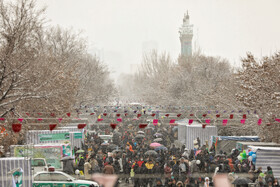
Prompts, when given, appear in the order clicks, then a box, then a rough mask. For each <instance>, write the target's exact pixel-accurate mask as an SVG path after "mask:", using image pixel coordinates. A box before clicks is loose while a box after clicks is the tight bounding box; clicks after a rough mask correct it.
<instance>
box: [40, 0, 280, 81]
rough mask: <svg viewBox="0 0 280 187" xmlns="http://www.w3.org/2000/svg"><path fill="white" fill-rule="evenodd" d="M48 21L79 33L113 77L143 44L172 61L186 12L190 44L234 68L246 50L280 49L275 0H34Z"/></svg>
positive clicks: (139, 53) (265, 51)
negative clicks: (190, 26)
mask: <svg viewBox="0 0 280 187" xmlns="http://www.w3.org/2000/svg"><path fill="white" fill-rule="evenodd" d="M38 3H39V6H43V5H46V6H47V7H48V9H47V14H46V17H47V18H48V20H49V22H48V24H49V25H60V26H62V27H64V28H73V29H74V30H77V31H83V36H85V37H87V39H88V43H89V47H90V52H92V53H97V54H98V55H100V57H101V59H102V60H103V61H104V62H105V63H107V64H108V65H109V67H110V70H111V71H113V77H114V78H117V77H118V75H119V74H120V73H130V71H131V68H130V67H131V64H140V63H141V59H142V52H143V46H144V45H145V44H144V43H148V44H149V43H151V44H152V46H155V47H157V49H158V50H159V51H166V52H168V53H170V55H171V57H172V58H173V59H176V58H177V57H178V55H179V53H180V41H179V33H178V29H179V27H180V26H181V24H182V19H183V16H184V13H185V12H186V11H187V10H188V11H189V15H190V22H191V24H194V40H193V46H194V45H196V47H200V48H201V49H202V51H203V52H204V53H205V54H208V55H213V56H221V57H224V58H227V59H229V60H230V62H231V63H232V64H233V65H235V66H238V65H240V57H242V56H245V54H246V52H247V51H251V52H252V53H254V54H256V56H258V57H260V56H261V55H270V54H272V53H274V52H275V51H276V50H277V49H279V48H280V24H279V18H280V11H279V7H280V1H279V0H38Z"/></svg>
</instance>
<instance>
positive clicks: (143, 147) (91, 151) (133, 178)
mask: <svg viewBox="0 0 280 187" xmlns="http://www.w3.org/2000/svg"><path fill="white" fill-rule="evenodd" d="M110 128H111V127H110V126H108V125H107V126H102V125H100V126H97V125H96V126H94V127H93V129H92V131H91V133H87V136H86V139H85V143H84V144H83V147H82V149H83V150H85V152H84V153H78V154H75V164H74V165H73V166H69V167H65V168H64V171H65V172H68V173H70V174H71V173H73V172H74V170H75V169H79V170H80V171H83V173H84V175H85V179H91V175H92V174H94V173H104V174H116V175H118V183H127V184H128V183H130V184H133V185H134V186H136V187H140V186H150V187H153V186H156V187H160V186H167V187H169V186H170V187H173V186H174V187H175V186H187V187H190V186H194V187H195V186H197V187H198V186H205V187H208V186H213V185H214V184H213V176H215V175H216V174H219V173H226V174H227V175H228V179H229V181H230V182H231V183H233V184H235V183H236V181H238V180H237V179H238V178H245V179H247V181H248V183H255V185H256V186H258V187H264V186H269V187H271V186H275V187H276V186H279V183H278V180H277V179H276V178H275V177H274V175H273V171H272V168H271V167H267V168H261V167H259V168H255V165H254V163H253V162H252V161H249V159H243V160H240V159H238V156H239V154H240V152H239V151H238V150H237V149H234V150H232V152H231V153H226V152H223V151H221V152H219V153H216V149H215V145H214V144H213V145H212V146H210V147H211V148H208V147H209V146H208V145H207V143H206V144H203V143H202V142H200V140H199V138H198V139H197V140H196V146H195V147H196V148H194V149H191V150H189V149H187V148H185V145H181V146H178V145H177V144H175V140H176V137H177V134H178V132H177V131H178V128H176V126H164V125H161V126H159V125H154V126H148V127H146V128H144V129H139V126H138V125H131V124H130V125H129V124H128V125H125V124H124V123H123V124H122V125H118V126H117V127H116V128H115V129H110ZM102 133H104V134H110V133H111V134H112V139H111V140H109V141H108V142H104V140H103V139H102V138H101V134H102ZM155 139H157V143H160V144H161V146H157V147H151V146H150V144H151V143H153V142H154V140H155ZM77 151H78V149H77V148H75V152H77ZM72 167H73V168H72ZM69 168H70V169H69ZM237 184H239V183H237ZM116 185H118V184H116ZM241 185H244V184H241ZM247 185H248V184H245V186H247Z"/></svg>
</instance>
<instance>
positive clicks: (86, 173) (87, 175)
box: [84, 159, 91, 180]
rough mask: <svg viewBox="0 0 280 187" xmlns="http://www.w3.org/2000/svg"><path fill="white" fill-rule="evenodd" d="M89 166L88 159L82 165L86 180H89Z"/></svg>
mask: <svg viewBox="0 0 280 187" xmlns="http://www.w3.org/2000/svg"><path fill="white" fill-rule="evenodd" d="M90 171H91V164H90V163H89V159H87V160H86V162H85V164H84V175H85V179H86V180H90V179H91V172H90Z"/></svg>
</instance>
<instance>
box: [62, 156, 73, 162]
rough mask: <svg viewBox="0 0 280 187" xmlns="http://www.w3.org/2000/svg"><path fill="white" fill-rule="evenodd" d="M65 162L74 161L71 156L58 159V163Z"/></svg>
mask: <svg viewBox="0 0 280 187" xmlns="http://www.w3.org/2000/svg"><path fill="white" fill-rule="evenodd" d="M65 160H74V158H73V157H71V156H66V157H63V158H62V159H60V161H65Z"/></svg>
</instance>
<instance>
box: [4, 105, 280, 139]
mask: <svg viewBox="0 0 280 187" xmlns="http://www.w3.org/2000/svg"><path fill="white" fill-rule="evenodd" d="M114 112H117V110H115V111H114ZM124 112H125V113H124V114H121V113H116V114H115V116H116V118H117V119H116V121H117V122H120V123H121V122H123V117H128V114H129V113H128V111H124ZM137 112H138V111H137V110H135V111H133V113H132V114H135V115H136V118H133V119H132V120H138V119H139V118H141V117H143V116H151V117H159V113H157V114H156V113H152V114H145V113H144V114H142V113H137ZM200 112H201V114H200V115H201V118H202V117H203V118H205V119H200V120H204V121H205V123H204V124H202V128H205V127H206V125H210V124H211V121H212V120H213V119H210V118H209V117H214V118H215V117H216V119H214V120H213V121H217V119H219V118H221V119H220V120H218V121H222V125H223V126H226V125H227V124H228V122H229V120H232V119H234V116H235V115H234V114H232V113H233V112H234V111H231V112H232V113H231V114H230V115H229V116H228V117H229V119H223V117H221V114H220V113H219V111H215V112H213V111H208V112H202V111H200ZM226 112H227V111H224V113H226ZM238 112H239V113H240V112H242V110H240V111H238ZM213 113H214V114H215V115H211V114H213ZM25 114H26V115H27V116H28V117H30V116H31V113H25ZM78 114H81V113H78ZM95 114H96V113H94V112H92V113H89V115H95ZM254 114H256V112H254ZM37 115H39V116H42V115H43V113H37ZM49 115H50V116H51V117H54V118H50V119H57V120H58V122H59V123H61V122H62V121H63V119H65V118H56V114H55V113H50V114H49ZM156 115H157V116H156ZM175 115H176V116H177V117H178V118H182V117H184V116H186V114H182V113H179V114H175ZM187 115H189V116H190V117H193V116H195V114H194V113H190V114H187ZM247 115H250V111H248V114H242V118H241V119H240V123H241V124H245V123H246V119H247ZM66 116H68V117H69V118H70V117H71V113H70V112H68V113H66ZM106 116H109V115H108V113H106V112H104V113H101V114H99V115H98V117H97V122H101V121H103V120H104V119H103V118H104V117H106ZM223 116H224V115H223ZM161 117H162V118H169V117H174V116H171V114H169V113H166V114H164V115H163V116H161ZM207 117H208V118H207ZM206 118H207V119H206ZM13 119H14V118H13ZM26 119H31V118H18V119H17V120H18V121H19V122H20V123H13V124H12V130H13V131H14V132H16V133H17V132H20V131H21V128H22V124H21V123H22V122H23V121H24V120H26ZM35 119H37V121H38V122H42V121H44V118H42V117H39V118H35ZM76 119H79V118H76ZM6 120H9V118H0V122H1V121H3V122H5V121H6ZM275 121H276V122H279V123H280V118H275ZM193 122H194V119H188V121H187V123H188V124H189V125H191V124H193ZM158 123H159V119H153V125H155V126H156V125H157V124H158ZM262 123H263V120H262V118H259V119H258V121H257V124H258V125H259V126H260V125H261V124H262ZM169 124H170V125H176V119H170V121H169ZM117 125H118V124H117V123H112V124H110V126H111V127H112V128H113V129H115V128H116V127H117ZM270 125H271V124H267V126H270ZM56 126H57V124H49V129H50V131H52V130H54V129H55V128H56ZM85 126H86V124H78V125H77V127H78V129H83V128H84V127H85ZM146 126H147V124H139V128H145V127H146ZM3 128H4V127H2V129H1V134H2V133H3V132H4V131H5V130H6V129H5V128H4V129H3Z"/></svg>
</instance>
